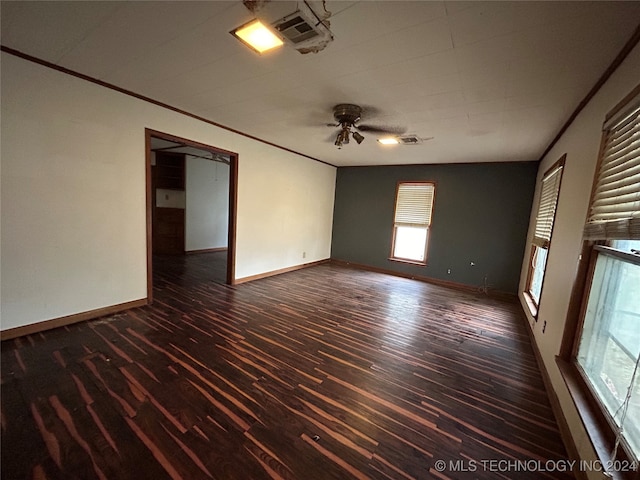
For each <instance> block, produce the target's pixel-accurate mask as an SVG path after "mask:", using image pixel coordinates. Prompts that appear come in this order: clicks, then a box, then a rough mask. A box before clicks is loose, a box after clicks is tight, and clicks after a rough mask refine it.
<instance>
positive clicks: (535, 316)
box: [522, 292, 538, 322]
mask: <svg viewBox="0 0 640 480" xmlns="http://www.w3.org/2000/svg"><path fill="white" fill-rule="evenodd" d="M522 296H523V297H524V300H525V302H527V307H528V308H529V312H530V313H531V315H532V316H533V319H534V320H535V321H536V322H537V321H538V306H537V305H536V302H534V301H533V298H531V295H529V293H528V292H522Z"/></svg>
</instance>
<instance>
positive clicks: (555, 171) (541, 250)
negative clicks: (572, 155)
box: [525, 156, 565, 316]
mask: <svg viewBox="0 0 640 480" xmlns="http://www.w3.org/2000/svg"><path fill="white" fill-rule="evenodd" d="M564 160H565V156H563V157H562V158H561V159H560V160H558V161H557V162H556V163H555V164H553V165H552V166H551V168H550V169H549V170H547V172H546V173H545V174H544V176H543V177H542V188H541V192H540V200H539V202H538V211H537V213H536V225H535V229H534V234H533V244H532V245H531V258H530V262H529V272H528V274H527V284H526V287H525V298H526V299H527V304H528V305H529V308H530V309H531V313H532V314H533V315H535V316H537V314H538V306H539V304H540V295H541V294H542V282H543V281H544V271H545V267H546V266H547V255H548V253H549V245H550V244H551V233H552V232H553V222H554V220H555V217H556V207H557V205H558V194H559V192H560V182H561V180H562V171H563V170H564Z"/></svg>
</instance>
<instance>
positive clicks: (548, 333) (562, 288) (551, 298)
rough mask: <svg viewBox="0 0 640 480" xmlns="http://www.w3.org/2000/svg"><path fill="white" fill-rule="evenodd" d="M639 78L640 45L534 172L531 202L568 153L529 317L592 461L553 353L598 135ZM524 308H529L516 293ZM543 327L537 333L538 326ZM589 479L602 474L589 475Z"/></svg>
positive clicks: (555, 384)
mask: <svg viewBox="0 0 640 480" xmlns="http://www.w3.org/2000/svg"><path fill="white" fill-rule="evenodd" d="M639 81H640V46H636V48H635V49H634V50H633V51H632V52H631V54H630V55H629V56H628V57H627V59H626V60H625V62H624V63H623V64H622V65H621V66H620V67H619V68H618V69H617V70H616V72H615V73H614V74H613V75H612V76H611V78H610V79H609V80H608V81H607V82H606V84H605V85H604V86H603V87H602V88H601V90H600V91H599V92H598V93H597V94H596V96H595V97H594V98H593V99H592V100H591V101H590V102H589V104H588V105H587V106H586V107H585V108H584V110H583V111H582V112H581V113H580V114H579V115H578V117H577V118H576V120H575V121H574V122H573V124H572V125H571V126H570V127H569V129H568V130H567V131H566V132H565V134H564V135H563V136H562V138H560V140H559V141H558V143H557V144H556V145H555V146H554V147H553V149H552V150H551V151H550V152H549V154H548V155H547V156H546V157H545V158H544V159H543V161H542V163H541V165H540V168H539V170H538V183H537V192H536V198H535V199H534V205H537V203H538V200H537V198H538V195H539V193H540V192H539V190H540V183H541V178H542V175H543V174H544V172H545V171H546V170H547V169H548V168H549V167H550V166H551V165H552V164H553V163H554V162H556V161H557V160H558V159H559V158H560V157H561V156H562V155H563V154H565V153H566V154H567V158H566V163H565V169H564V173H563V177H562V186H561V190H560V196H559V198H558V208H557V212H556V219H555V225H554V230H553V237H552V239H551V248H550V250H549V258H548V260H547V262H548V263H547V268H546V273H545V279H544V286H543V291H542V297H541V299H540V311H539V315H538V322H537V323H536V322H534V320H533V318H532V317H530V316H529V323H530V325H531V326H532V328H533V332H534V336H535V339H536V343H537V345H538V348H539V350H540V353H541V355H542V358H543V360H544V363H545V366H546V368H547V371H548V372H549V375H550V377H551V381H552V383H553V387H554V390H555V392H556V394H557V395H558V399H559V401H560V404H561V406H562V409H563V412H564V414H565V416H566V418H567V421H568V423H569V427H570V429H571V432H572V434H573V437H574V439H575V443H576V445H577V447H578V450H579V453H580V455H581V457H582V458H585V459H595V458H596V457H595V453H594V450H593V448H592V447H591V444H590V441H589V439H588V437H587V435H586V432H585V430H584V428H583V426H582V423H581V421H580V419H579V417H578V413H577V411H576V409H575V407H574V405H573V402H572V400H571V398H570V396H569V393H568V391H567V388H566V386H565V383H564V380H563V379H562V377H561V375H560V372H559V370H558V367H557V365H556V362H555V357H556V355H558V353H559V351H560V343H561V341H562V335H563V331H564V326H565V320H566V315H567V309H568V305H569V298H570V296H571V288H572V285H573V281H574V278H575V275H576V271H577V266H578V257H579V255H580V251H581V247H582V229H583V227H584V222H585V219H586V214H587V208H588V204H589V197H590V194H591V185H592V182H593V176H594V173H595V168H596V161H597V157H598V149H599V146H600V140H601V136H602V124H603V122H604V118H605V115H606V114H607V112H609V111H610V110H611V109H612V108H613V107H614V106H616V105H617V104H618V102H620V101H621V100H622V99H623V98H624V97H625V96H626V95H627V94H629V93H630V92H631V91H632V90H633V88H635V87H636V86H637V85H638V82H639ZM534 215H535V212H534V213H532V217H531V221H530V225H529V242H528V243H529V245H530V243H531V238H532V237H533V225H534V221H535V217H534ZM528 259H529V250H527V251H526V252H525V256H524V260H523V265H522V273H521V277H520V291H522V290H523V289H524V284H525V281H526V277H527V268H528V261H527V260H528ZM521 302H522V305H523V308H524V310H525V311H526V312H528V309H527V307H526V303H525V301H524V298H522V295H521ZM545 321H546V322H547V327H546V330H545V332H544V333H542V326H543V324H544V322H545ZM589 475H590V478H601V476H600V475H599V474H596V473H590V474H589Z"/></svg>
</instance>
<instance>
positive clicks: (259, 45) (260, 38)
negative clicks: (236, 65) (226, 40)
mask: <svg viewBox="0 0 640 480" xmlns="http://www.w3.org/2000/svg"><path fill="white" fill-rule="evenodd" d="M231 34H232V35H233V36H235V37H236V38H238V40H240V41H241V42H243V43H244V44H245V45H247V46H249V47H251V48H252V49H254V50H255V51H256V52H258V53H263V52H266V51H267V50H271V49H272V48H275V47H280V46H282V45H283V44H284V42H283V41H282V40H280V38H279V37H278V36H277V35H276V34H275V33H273V32H272V31H271V30H270V29H269V28H268V27H266V26H265V25H264V24H263V23H262V22H261V21H260V20H252V21H251V22H249V23H245V24H244V25H242V26H240V27H238V28H236V29H235V30H232V31H231Z"/></svg>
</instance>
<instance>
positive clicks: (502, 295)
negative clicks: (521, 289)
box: [331, 258, 518, 302]
mask: <svg viewBox="0 0 640 480" xmlns="http://www.w3.org/2000/svg"><path fill="white" fill-rule="evenodd" d="M331 263H332V264H334V265H340V266H342V267H352V268H357V269H358V270H366V271H369V272H375V273H384V274H387V275H393V276H395V277H402V278H409V279H411V280H418V281H420V282H424V283H430V284H432V285H438V286H440V287H447V288H451V289H454V290H460V291H463V292H469V293H478V294H481V293H484V292H482V291H481V290H480V289H479V288H478V287H476V286H473V285H466V284H464V283H457V282H450V281H448V280H440V279H439V278H432V277H425V276H422V275H413V274H411V273H404V272H397V271H395V270H389V269H386V268H380V267H373V266H371V265H365V264H362V263H355V262H348V261H346V260H338V259H335V258H332V259H331ZM486 295H487V296H488V297H491V298H497V299H500V300H506V301H509V302H515V301H517V299H518V297H517V295H515V294H513V293H506V292H500V291H497V290H493V291H489V292H487V293H486Z"/></svg>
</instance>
